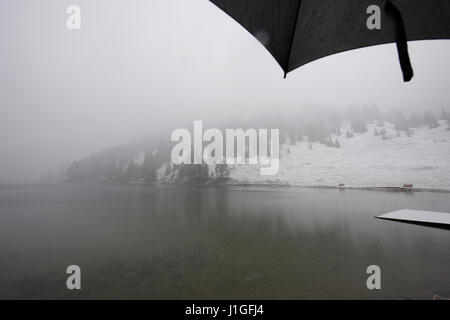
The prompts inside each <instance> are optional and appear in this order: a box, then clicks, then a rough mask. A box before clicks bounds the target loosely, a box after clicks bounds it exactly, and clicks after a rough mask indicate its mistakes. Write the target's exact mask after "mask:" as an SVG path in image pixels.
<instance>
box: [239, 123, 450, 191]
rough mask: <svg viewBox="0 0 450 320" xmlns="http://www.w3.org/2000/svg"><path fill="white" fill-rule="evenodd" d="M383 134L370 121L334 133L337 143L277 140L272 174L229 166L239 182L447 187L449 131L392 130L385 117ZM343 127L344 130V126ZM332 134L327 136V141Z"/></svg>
mask: <svg viewBox="0 0 450 320" xmlns="http://www.w3.org/2000/svg"><path fill="white" fill-rule="evenodd" d="M385 128H386V130H387V134H386V138H385V139H384V140H383V138H382V137H381V136H375V134H374V131H375V126H374V125H368V132H367V133H364V134H355V136H354V137H353V138H345V137H344V136H340V137H337V138H338V140H339V143H340V145H341V148H330V147H327V146H326V145H323V144H318V143H313V144H312V149H310V145H309V143H308V142H297V144H296V145H283V146H282V150H281V159H280V171H279V174H278V175H276V176H273V177H269V178H268V177H264V176H261V175H259V166H248V165H240V166H236V167H233V168H231V171H230V178H231V179H232V180H233V181H235V182H239V183H250V184H253V183H255V184H260V183H280V184H282V183H288V184H290V185H298V186H338V185H339V184H345V186H346V187H401V186H403V184H414V187H417V188H437V189H450V131H449V130H448V129H447V124H446V123H444V122H441V125H440V127H438V128H434V129H429V128H427V127H422V128H418V129H414V134H412V135H411V137H408V136H406V134H405V133H404V132H401V133H400V137H398V136H397V132H396V131H395V130H394V128H393V125H391V124H389V123H386V126H385ZM343 132H346V130H344V131H343ZM335 138H336V136H334V137H333V141H334V139H335Z"/></svg>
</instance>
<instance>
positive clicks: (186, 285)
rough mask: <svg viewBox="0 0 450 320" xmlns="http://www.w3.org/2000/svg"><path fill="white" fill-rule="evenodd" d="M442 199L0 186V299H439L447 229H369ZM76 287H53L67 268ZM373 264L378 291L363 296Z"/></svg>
mask: <svg viewBox="0 0 450 320" xmlns="http://www.w3.org/2000/svg"><path fill="white" fill-rule="evenodd" d="M402 208H410V209H423V210H435V211H444V212H449V211H450V196H449V194H445V193H388V192H373V191H339V190H318V189H296V188H244V187H235V188H220V189H214V188H180V187H143V186H142V187H141V186H94V185H41V186H36V185H29V186H23V185H22V186H19V185H16V186H11V185H3V186H0V298H26V299H37V298H45V299H52V298H64V299H66V298H75V299H76V298H119V299H122V298H124V299H125V298H139V299H181V298H183V299H224V298H230V299H315V298H323V299H348V298H360V299H382V298H388V299H397V298H406V297H410V296H414V297H417V296H421V295H429V294H440V295H443V296H447V297H448V296H450V294H449V292H450V231H448V230H441V229H434V228H429V227H423V226H416V225H409V224H403V223H398V222H390V221H383V220H378V219H374V218H373V217H374V216H375V215H378V214H381V213H385V212H388V211H391V210H397V209H402ZM72 264H76V265H79V266H80V267H81V269H82V290H81V291H76V292H75V291H69V290H67V289H66V284H65V282H66V277H67V275H66V273H65V270H66V268H67V266H68V265H72ZM371 264H376V265H379V266H380V267H381V271H382V289H381V290H379V291H369V290H367V288H366V279H367V276H368V275H367V274H366V273H365V272H366V268H367V266H369V265H371Z"/></svg>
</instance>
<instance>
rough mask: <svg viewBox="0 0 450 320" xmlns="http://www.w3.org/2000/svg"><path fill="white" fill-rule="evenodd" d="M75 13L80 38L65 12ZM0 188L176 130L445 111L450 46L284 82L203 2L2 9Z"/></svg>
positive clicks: (26, 4) (353, 56) (376, 53)
mask: <svg viewBox="0 0 450 320" xmlns="http://www.w3.org/2000/svg"><path fill="white" fill-rule="evenodd" d="M70 4H77V5H79V6H80V7H81V13H82V18H81V19H82V27H81V30H80V31H69V30H67V29H66V19H67V14H66V8H67V6H68V5H70ZM0 44H1V45H0V182H13V181H15V182H19V181H30V180H34V179H37V178H39V177H40V176H41V175H42V174H43V173H45V172H46V171H47V170H49V169H51V168H57V167H59V166H61V165H64V164H67V163H69V162H71V161H72V160H75V159H77V158H80V157H83V156H85V155H88V154H90V153H92V152H96V151H99V150H101V149H104V148H105V147H108V146H112V145H116V144H121V143H124V142H127V141H129V140H130V139H134V138H136V137H140V136H144V135H149V134H151V133H152V132H155V131H158V129H160V128H166V127H168V126H176V125H178V124H179V123H182V122H184V121H187V120H189V121H191V120H192V121H193V120H194V119H198V120H208V119H222V118H230V117H236V115H237V114H239V116H240V117H250V116H251V115H252V114H255V113H258V114H259V113H262V112H267V111H270V110H296V109H299V108H301V107H302V106H305V105H308V104H312V103H314V104H317V105H324V106H326V105H333V106H347V105H349V104H363V105H367V104H372V103H376V104H377V105H378V106H380V107H386V108H389V107H405V108H409V107H422V106H424V107H426V106H437V107H443V106H446V107H449V106H450V103H449V102H450V90H449V82H448V78H449V76H450V64H449V63H448V57H449V56H450V41H425V42H413V43H410V55H411V60H412V64H413V67H414V71H415V78H414V79H413V80H412V82H411V83H408V84H404V83H403V82H402V75H401V71H400V67H399V63H398V58H397V52H396V48H395V45H385V46H378V47H372V48H366V49H361V50H356V51H353V52H348V53H342V54H339V55H334V56H331V57H328V58H324V59H321V60H318V61H315V62H313V63H310V64H308V65H306V66H304V67H302V68H300V69H297V70H296V71H294V72H292V73H290V74H289V75H288V78H287V79H286V80H284V79H283V72H282V70H281V69H280V67H279V66H278V65H277V64H276V62H275V60H273V58H272V57H271V56H270V54H269V53H268V52H267V51H266V50H265V49H264V48H263V47H262V46H261V45H260V44H259V43H258V42H257V41H256V40H255V39H254V38H253V37H252V36H251V35H250V34H249V33H248V32H247V31H245V30H244V29H243V28H242V27H241V26H239V25H238V24H237V23H236V22H235V21H233V20H232V19H231V18H229V17H228V16H227V15H226V14H224V13H223V12H221V11H220V10H219V9H217V8H216V7H215V6H214V5H213V4H211V3H210V2H209V1H207V0H189V1H186V0H133V1H126V0H120V1H119V0H95V1H92V0H90V1H83V0H71V1H62V0H52V1H49V0H39V1H32V0H29V1H23V0H1V1H0Z"/></svg>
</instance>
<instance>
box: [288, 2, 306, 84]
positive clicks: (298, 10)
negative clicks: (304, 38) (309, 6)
mask: <svg viewBox="0 0 450 320" xmlns="http://www.w3.org/2000/svg"><path fill="white" fill-rule="evenodd" d="M301 4H302V0H298V5H297V14H296V15H295V21H294V28H293V29H292V34H291V42H290V43H289V51H288V55H287V61H286V65H285V68H284V79H286V76H287V74H288V72H289V62H290V60H291V52H292V47H293V45H294V39H295V31H296V30H297V22H298V16H299V15H300V7H301Z"/></svg>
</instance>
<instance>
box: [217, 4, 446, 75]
mask: <svg viewBox="0 0 450 320" xmlns="http://www.w3.org/2000/svg"><path fill="white" fill-rule="evenodd" d="M210 1H211V2H213V3H214V4H216V5H217V6H218V7H219V8H221V9H222V10H223V11H225V12H226V13H227V14H228V15H230V16H231V17H233V18H234V19H235V20H236V21H237V22H239V23H240V24H241V25H242V26H243V27H244V28H246V29H247V30H248V31H249V32H250V33H251V34H252V35H253V36H255V37H256V38H257V39H258V40H259V41H260V42H261V43H262V44H263V45H264V46H265V47H266V48H267V50H268V51H269V52H270V53H271V54H272V56H273V57H274V58H275V60H276V61H277V62H278V64H279V65H280V66H281V68H282V69H283V71H284V73H285V76H286V74H287V73H288V72H290V71H292V70H294V69H296V68H298V67H300V66H302V65H304V64H306V63H308V62H311V61H314V60H317V59H319V58H322V57H325V56H328V55H332V54H335V53H339V52H343V51H347V50H352V49H357V48H362V47H367V46H373V45H378V44H385V43H397V49H398V53H399V59H400V64H401V68H402V71H403V78H404V80H405V81H409V80H410V79H411V78H412V77H413V70H412V67H411V64H410V61H409V55H408V46H407V41H408V40H427V39H450V0H392V1H389V0H210Z"/></svg>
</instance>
